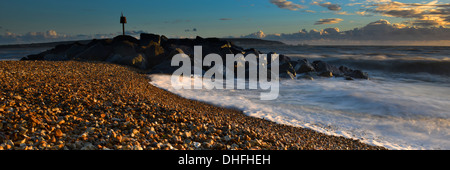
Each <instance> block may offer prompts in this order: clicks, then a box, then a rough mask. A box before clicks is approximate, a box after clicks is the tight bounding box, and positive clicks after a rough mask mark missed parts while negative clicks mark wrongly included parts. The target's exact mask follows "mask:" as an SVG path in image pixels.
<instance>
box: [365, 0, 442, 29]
mask: <svg viewBox="0 0 450 170" xmlns="http://www.w3.org/2000/svg"><path fill="white" fill-rule="evenodd" d="M437 2H438V1H431V2H428V3H402V2H397V1H382V2H376V3H374V4H371V5H368V6H367V7H368V9H367V10H365V12H370V13H374V14H381V15H382V16H387V17H397V18H406V19H412V21H410V22H408V23H409V24H410V25H413V26H419V27H430V26H448V25H450V21H449V20H448V18H449V17H450V3H447V4H437Z"/></svg>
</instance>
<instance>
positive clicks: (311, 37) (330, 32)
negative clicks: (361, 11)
mask: <svg viewBox="0 0 450 170" xmlns="http://www.w3.org/2000/svg"><path fill="white" fill-rule="evenodd" d="M424 24H428V23H424ZM258 35H264V36H258ZM448 35H450V28H444V27H432V28H419V27H411V26H407V25H405V24H401V23H394V24H392V23H390V22H389V21H387V20H384V19H380V20H377V21H374V22H371V23H369V24H367V25H366V26H364V27H361V28H354V29H351V30H348V31H341V30H339V28H325V29H323V30H315V29H313V30H310V31H307V30H305V29H303V30H301V31H299V32H296V33H291V34H263V33H262V31H259V32H257V33H253V34H250V35H247V36H243V37H253V38H263V39H270V40H278V41H285V42H294V41H295V42H300V41H301V42H337V43H338V42H340V41H346V42H359V43H361V42H369V41H371V42H387V41H391V42H395V41H404V42H417V41H447V42H450V37H449V36H448ZM381 44H382V43H381Z"/></svg>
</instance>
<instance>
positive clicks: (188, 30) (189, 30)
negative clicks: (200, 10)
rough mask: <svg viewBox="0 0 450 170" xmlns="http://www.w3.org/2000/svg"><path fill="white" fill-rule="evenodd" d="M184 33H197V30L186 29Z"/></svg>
mask: <svg viewBox="0 0 450 170" xmlns="http://www.w3.org/2000/svg"><path fill="white" fill-rule="evenodd" d="M184 32H197V28H193V29H192V30H191V29H185V30H184Z"/></svg>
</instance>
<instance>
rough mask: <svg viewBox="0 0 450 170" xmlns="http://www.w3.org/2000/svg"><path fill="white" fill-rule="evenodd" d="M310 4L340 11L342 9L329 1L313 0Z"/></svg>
mask: <svg viewBox="0 0 450 170" xmlns="http://www.w3.org/2000/svg"><path fill="white" fill-rule="evenodd" d="M312 4H313V5H319V6H321V7H325V8H328V9H329V10H331V11H340V10H341V9H342V8H341V6H340V5H338V4H332V3H331V2H325V3H319V2H313V3H312Z"/></svg>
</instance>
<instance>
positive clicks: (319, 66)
mask: <svg viewBox="0 0 450 170" xmlns="http://www.w3.org/2000/svg"><path fill="white" fill-rule="evenodd" d="M312 66H313V67H314V69H315V70H316V71H317V72H318V73H319V74H321V73H325V74H326V75H328V74H327V73H328V72H331V73H332V75H334V76H342V72H341V71H340V70H339V68H337V67H336V66H334V65H331V64H328V63H326V62H324V61H321V60H317V61H314V62H313V63H312Z"/></svg>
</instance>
